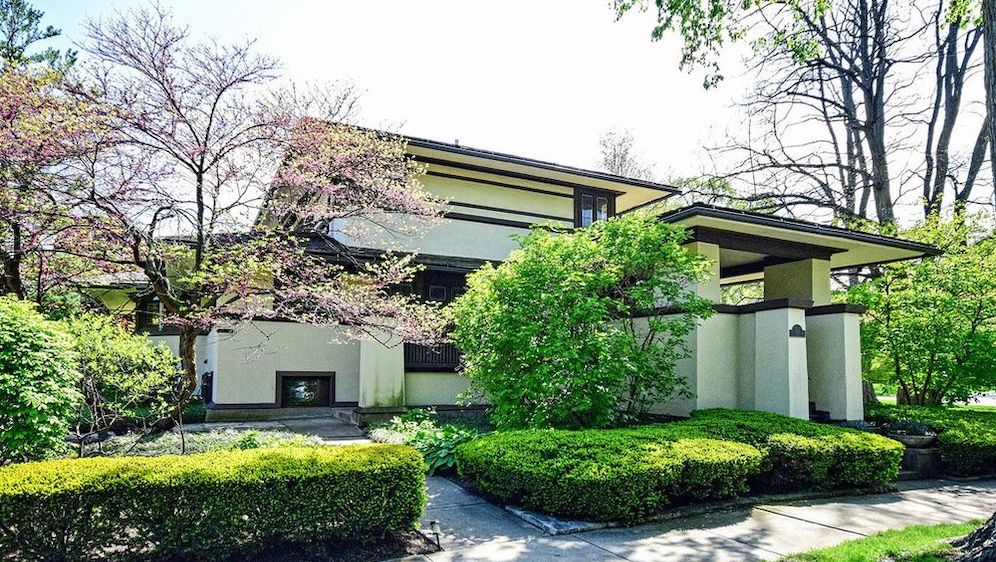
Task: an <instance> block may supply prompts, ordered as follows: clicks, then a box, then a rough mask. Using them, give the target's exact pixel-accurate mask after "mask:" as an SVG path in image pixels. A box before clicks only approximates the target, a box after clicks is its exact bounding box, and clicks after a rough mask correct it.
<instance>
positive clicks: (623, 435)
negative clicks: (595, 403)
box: [457, 410, 903, 523]
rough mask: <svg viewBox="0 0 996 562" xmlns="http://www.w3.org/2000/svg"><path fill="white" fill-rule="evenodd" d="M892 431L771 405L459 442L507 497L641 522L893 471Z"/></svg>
mask: <svg viewBox="0 0 996 562" xmlns="http://www.w3.org/2000/svg"><path fill="white" fill-rule="evenodd" d="M902 452H903V447H902V445H901V444H899V443H897V442H895V441H892V440H891V439H887V438H885V437H882V436H879V435H874V434H870V433H865V432H861V431H856V430H851V429H845V428H841V427H836V426H828V425H819V424H814V423H811V422H808V421H803V420H797V419H793V418H787V417H784V416H779V415H776V414H769V413H764V412H747V411H733V410H705V411H700V412H696V413H695V414H694V415H693V418H692V419H690V420H687V421H680V422H674V423H666V424H655V425H648V426H642V427H636V428H626V429H610V430H582V431H563V430H532V431H510V432H501V433H494V434H491V435H487V436H484V437H481V438H479V439H476V440H473V441H471V442H469V443H466V444H464V445H462V446H460V447H459V448H458V449H457V468H458V471H459V473H460V475H461V476H462V477H463V478H465V479H467V480H468V481H470V482H472V483H473V484H474V485H475V486H476V487H477V488H478V489H479V490H480V491H481V492H482V493H484V494H486V495H488V496H490V497H492V498H493V499H495V500H497V501H499V502H501V503H506V504H513V505H521V506H523V507H525V508H526V509H529V510H534V511H539V512H543V513H549V514H553V515H556V516H558V517H564V518H570V519H582V520H588V521H619V522H623V523H637V522H642V521H647V520H650V519H652V518H654V517H659V516H660V514H661V513H663V512H664V511H665V510H667V509H669V508H671V507H673V506H675V505H685V504H692V503H699V502H708V501H715V500H724V499H728V498H737V497H743V496H747V495H756V494H762V493H781V492H792V491H802V490H820V491H827V490H837V489H853V488H866V487H875V486H881V485H884V484H888V483H891V482H893V481H895V479H896V477H897V476H898V473H899V465H900V461H901V457H902Z"/></svg>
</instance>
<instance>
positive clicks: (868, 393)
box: [861, 380, 878, 406]
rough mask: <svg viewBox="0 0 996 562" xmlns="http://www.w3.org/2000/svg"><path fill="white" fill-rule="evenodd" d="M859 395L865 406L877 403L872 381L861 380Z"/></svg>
mask: <svg viewBox="0 0 996 562" xmlns="http://www.w3.org/2000/svg"><path fill="white" fill-rule="evenodd" d="M861 397H862V399H863V400H862V401H863V402H864V403H865V406H877V405H878V396H875V387H874V386H872V383H870V382H868V381H866V380H862V381H861Z"/></svg>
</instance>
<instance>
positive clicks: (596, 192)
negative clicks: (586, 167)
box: [574, 187, 616, 228]
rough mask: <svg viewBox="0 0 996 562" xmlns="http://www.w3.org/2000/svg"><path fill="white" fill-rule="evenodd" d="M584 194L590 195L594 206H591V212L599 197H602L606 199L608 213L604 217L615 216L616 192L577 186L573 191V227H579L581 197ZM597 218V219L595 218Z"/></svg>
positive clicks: (593, 211) (593, 210)
mask: <svg viewBox="0 0 996 562" xmlns="http://www.w3.org/2000/svg"><path fill="white" fill-rule="evenodd" d="M585 195H589V196H591V197H592V202H593V204H594V206H593V207H592V213H595V208H596V207H597V202H598V198H599V197H604V198H606V199H607V200H608V207H609V208H608V213H607V214H606V218H610V219H611V218H612V217H614V216H616V194H615V193H613V192H611V191H605V190H602V189H592V188H587V187H586V188H579V189H577V190H575V192H574V226H575V228H581V198H582V197H584V196H585ZM595 220H597V219H595ZM592 222H594V221H592Z"/></svg>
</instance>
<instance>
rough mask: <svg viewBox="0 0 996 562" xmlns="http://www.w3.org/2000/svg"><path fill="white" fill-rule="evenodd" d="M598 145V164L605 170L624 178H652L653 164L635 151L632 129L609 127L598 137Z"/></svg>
mask: <svg viewBox="0 0 996 562" xmlns="http://www.w3.org/2000/svg"><path fill="white" fill-rule="evenodd" d="M598 146H599V148H600V149H601V150H600V151H601V162H599V164H600V165H601V168H602V169H603V170H605V171H606V172H609V173H612V174H615V175H617V176H623V177H626V178H635V179H640V180H653V179H654V177H655V175H656V174H655V173H654V166H653V164H650V163H648V162H645V161H644V160H643V158H642V157H641V156H640V154H639V153H637V151H636V139H635V138H634V137H633V132H632V131H630V130H628V129H626V130H619V129H610V130H609V131H606V132H605V133H604V134H603V135H602V136H601V138H599V139H598Z"/></svg>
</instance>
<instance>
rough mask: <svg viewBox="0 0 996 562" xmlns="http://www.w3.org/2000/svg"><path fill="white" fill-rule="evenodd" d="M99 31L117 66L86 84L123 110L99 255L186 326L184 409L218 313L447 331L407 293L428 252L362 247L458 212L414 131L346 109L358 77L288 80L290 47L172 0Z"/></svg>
mask: <svg viewBox="0 0 996 562" xmlns="http://www.w3.org/2000/svg"><path fill="white" fill-rule="evenodd" d="M87 38H88V41H87V45H86V48H87V50H88V52H89V53H90V54H91V55H92V56H93V57H94V58H95V59H96V60H97V61H98V62H99V63H100V64H99V65H95V66H94V69H95V71H94V72H91V73H90V74H88V75H87V78H88V79H89V81H88V82H86V83H81V84H76V85H74V87H73V92H74V94H76V95H77V96H79V97H82V98H83V99H86V100H88V101H90V102H91V103H94V104H100V105H101V106H103V107H110V108H112V109H113V112H112V120H111V121H112V124H113V130H112V131H110V132H109V133H108V134H107V135H106V138H102V144H101V146H102V148H104V150H101V151H98V153H97V154H96V155H95V162H96V166H91V167H90V168H88V169H87V174H85V178H84V179H85V182H84V183H85V184H86V185H88V186H89V187H91V189H90V190H89V191H88V199H87V204H89V205H91V206H92V207H94V208H96V209H99V210H100V211H101V218H102V219H103V220H102V222H101V228H100V229H99V235H100V237H101V238H102V239H106V240H108V245H109V247H110V250H109V251H108V255H98V256H93V257H94V259H96V260H97V261H99V262H101V263H114V264H120V265H121V266H122V267H125V266H127V267H129V268H130V269H131V270H133V271H140V272H142V273H144V275H145V277H146V279H147V280H148V282H149V286H150V289H151V291H153V292H154V293H155V296H156V297H157V298H158V299H159V302H160V303H161V304H162V308H163V321H164V323H166V324H169V325H172V326H176V327H177V328H178V329H179V332H180V334H179V340H180V342H179V353H178V354H179V356H180V358H181V363H182V368H183V373H184V384H183V386H182V388H181V393H180V394H179V397H178V399H177V402H178V403H177V410H179V408H180V407H182V404H183V403H184V402H186V401H187V400H188V399H189V397H190V396H191V395H192V393H193V390H194V388H195V387H196V384H197V369H196V358H195V340H196V336H197V334H198V333H199V332H201V331H203V330H206V329H209V328H211V327H213V326H216V325H218V324H222V323H224V324H232V323H238V322H245V321H248V320H251V319H260V318H263V319H266V318H274V317H279V318H281V319H283V320H292V321H298V322H303V323H309V324H316V325H327V326H339V327H342V329H343V332H345V333H347V334H348V335H353V336H356V337H363V336H370V337H375V338H382V339H392V341H393V340H394V339H397V338H403V339H405V340H406V341H412V342H431V341H433V340H434V339H435V337H436V335H437V331H438V330H439V329H440V328H441V327H442V324H441V322H440V321H439V318H438V314H437V313H436V309H435V308H434V307H433V306H430V305H426V304H423V303H420V302H418V301H417V300H416V299H414V298H413V297H410V296H405V295H401V294H399V293H398V292H397V291H395V290H394V289H395V287H396V286H397V285H398V284H399V283H403V282H405V281H407V280H409V279H410V278H411V277H412V275H413V274H414V272H415V271H416V270H417V269H418V268H417V267H416V265H415V264H414V261H413V256H408V255H406V256H396V255H391V254H387V255H385V256H383V258H382V259H379V260H377V261H376V262H375V263H368V262H363V263H360V262H359V261H354V260H351V259H349V257H350V256H345V254H348V253H349V252H350V248H351V247H352V246H353V245H355V246H361V247H371V246H373V247H376V244H375V242H377V240H376V239H375V238H377V237H378V236H385V234H386V235H397V234H400V233H402V232H400V231H404V232H403V233H404V234H411V232H409V231H410V230H412V229H413V227H415V226H416V225H420V224H422V223H427V222H431V221H432V220H433V219H434V218H436V217H438V216H439V213H440V205H439V202H438V201H436V200H435V199H433V198H432V197H430V196H428V195H427V194H426V193H425V192H424V191H423V190H422V189H421V184H420V183H419V181H418V178H419V176H420V174H421V171H422V169H421V167H420V166H419V165H417V164H416V163H415V162H414V160H413V159H412V158H411V157H409V156H408V155H407V154H406V150H405V142H404V140H403V139H401V138H399V137H394V136H387V135H382V134H380V133H375V132H372V131H368V130H365V129H360V128H357V127H351V126H348V125H345V124H342V122H348V119H349V117H350V111H351V107H352V104H353V103H354V101H355V100H354V99H353V96H352V94H351V92H350V90H349V89H344V90H342V91H337V92H333V93H331V94H328V93H326V92H321V91H317V90H309V91H308V92H305V93H302V92H298V91H296V90H295V89H293V88H290V89H280V88H278V87H277V84H278V83H279V80H278V79H279V74H280V73H279V68H280V64H279V62H278V61H276V60H275V59H273V58H271V57H268V56H265V55H263V54H260V53H258V52H257V51H256V50H255V48H254V46H253V42H252V41H247V42H243V43H237V44H224V43H220V42H217V41H209V40H199V39H197V38H195V37H192V36H191V34H190V32H189V30H188V29H187V28H185V27H183V26H181V25H178V24H176V23H175V22H174V21H173V18H172V15H171V14H170V13H169V12H168V10H166V9H164V8H162V7H159V6H152V7H149V8H136V9H131V10H128V11H122V12H119V13H117V14H115V15H114V16H112V17H109V18H107V19H103V20H98V21H92V22H90V23H89V24H88V25H87ZM164 61H168V64H166V63H165V62H164ZM164 107H168V108H171V110H170V111H163V110H162V108H164ZM152 211H154V212H152ZM398 215H406V216H407V219H408V220H406V221H404V224H402V225H401V226H400V227H399V226H397V225H396V224H395V223H397V222H398V221H396V220H392V218H396V217H397V216H398ZM364 227H365V228H364ZM385 231H386V232H385ZM177 235H179V236H177ZM333 236H335V237H337V238H336V239H334V240H333V239H331V238H332V237H333ZM344 236H349V244H342V243H341V242H343V241H344ZM309 245H310V247H311V248H312V249H315V248H318V249H320V250H322V251H327V253H325V254H322V255H316V254H315V253H309V252H306V251H305V250H306V246H309ZM336 252H341V253H342V254H343V255H341V256H340V257H344V258H345V259H342V260H336V261H332V260H329V259H328V257H329V256H328V254H330V253H336ZM343 262H346V263H343Z"/></svg>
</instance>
